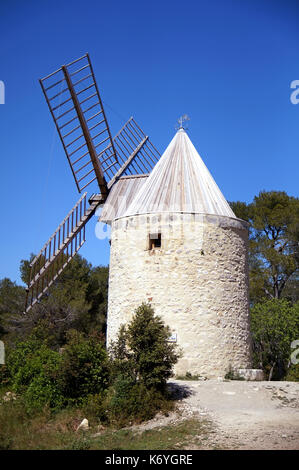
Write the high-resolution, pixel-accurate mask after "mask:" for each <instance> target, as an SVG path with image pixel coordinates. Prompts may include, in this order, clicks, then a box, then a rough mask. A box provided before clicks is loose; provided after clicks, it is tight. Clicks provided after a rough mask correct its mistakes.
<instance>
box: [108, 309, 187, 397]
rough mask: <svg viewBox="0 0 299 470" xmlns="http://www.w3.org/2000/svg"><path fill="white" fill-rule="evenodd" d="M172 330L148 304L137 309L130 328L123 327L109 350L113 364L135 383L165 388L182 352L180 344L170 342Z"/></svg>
mask: <svg viewBox="0 0 299 470" xmlns="http://www.w3.org/2000/svg"><path fill="white" fill-rule="evenodd" d="M169 336H170V329H169V327H168V326H165V325H164V323H163V321H162V319H161V318H160V317H159V316H155V315H154V310H153V308H152V307H151V306H150V305H149V304H145V303H143V304H142V305H141V306H140V307H138V308H137V309H136V311H135V315H134V317H133V319H132V321H131V322H130V323H129V325H128V327H127V328H125V327H122V328H121V329H120V332H119V336H118V339H117V341H116V342H115V343H114V344H113V345H112V348H111V350H110V352H111V355H112V358H113V360H114V366H115V364H116V366H117V367H116V369H118V371H119V372H120V373H121V374H122V375H126V376H127V377H129V378H132V379H133V380H134V381H135V383H136V382H137V381H138V382H139V383H143V384H144V386H145V387H147V388H155V389H160V390H163V389H164V387H165V384H166V381H167V379H169V378H170V377H172V376H173V372H172V368H173V366H174V364H175V363H176V362H177V360H178V358H179V357H180V355H181V353H180V351H178V349H177V345H176V344H174V343H170V342H168V338H169Z"/></svg>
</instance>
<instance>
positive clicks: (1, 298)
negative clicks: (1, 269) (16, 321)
mask: <svg viewBox="0 0 299 470" xmlns="http://www.w3.org/2000/svg"><path fill="white" fill-rule="evenodd" d="M24 305H25V289H24V287H21V286H18V285H17V284H16V283H15V282H12V281H11V280H10V279H8V278H4V279H1V280H0V337H1V336H2V335H3V334H4V333H7V329H8V325H9V318H10V317H11V316H13V315H16V314H19V313H20V312H22V311H23V310H24Z"/></svg>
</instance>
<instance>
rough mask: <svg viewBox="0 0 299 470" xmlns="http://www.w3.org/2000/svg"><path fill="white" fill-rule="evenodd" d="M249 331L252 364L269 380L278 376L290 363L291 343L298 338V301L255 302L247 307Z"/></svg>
mask: <svg viewBox="0 0 299 470" xmlns="http://www.w3.org/2000/svg"><path fill="white" fill-rule="evenodd" d="M251 331H252V339H253V352H254V361H255V366H256V367H262V368H263V369H264V371H265V372H266V374H267V375H268V378H269V380H271V379H272V377H273V378H275V379H278V380H279V379H282V378H283V377H284V375H285V373H286V371H287V369H288V367H289V366H290V355H291V352H292V350H291V343H292V341H294V340H296V339H298V338H299V302H298V303H296V304H295V305H293V306H292V304H291V303H290V302H289V301H287V300H286V299H271V300H266V301H264V302H260V303H257V304H256V305H254V307H253V308H252V309H251Z"/></svg>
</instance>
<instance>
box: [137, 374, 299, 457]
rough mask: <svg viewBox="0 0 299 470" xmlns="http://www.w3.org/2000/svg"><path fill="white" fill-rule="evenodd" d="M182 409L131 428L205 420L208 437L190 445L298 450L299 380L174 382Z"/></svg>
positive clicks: (194, 440) (214, 447)
mask: <svg viewBox="0 0 299 470" xmlns="http://www.w3.org/2000/svg"><path fill="white" fill-rule="evenodd" d="M169 387H170V388H171V389H172V390H173V392H174V393H175V394H176V397H177V399H178V400H179V401H178V403H179V404H178V409H177V411H176V412H175V413H172V414H170V415H169V416H167V417H165V416H157V417H156V418H154V419H153V420H151V421H148V422H147V423H144V424H142V425H140V426H135V427H133V429H134V430H136V431H143V430H145V429H154V428H157V427H158V428H159V427H162V426H166V425H169V424H175V423H178V422H180V421H182V420H184V419H188V418H194V417H195V418H199V419H200V418H205V419H207V420H208V421H209V422H210V423H211V425H210V430H209V433H208V435H207V436H205V438H204V440H202V441H201V442H200V439H193V440H192V441H190V444H189V445H188V449H190V450H191V449H192V450H193V449H194V450H195V449H297V450H298V449H299V383H296V382H246V381H237V380H232V381H223V380H206V381H182V380H172V381H171V382H170V383H169Z"/></svg>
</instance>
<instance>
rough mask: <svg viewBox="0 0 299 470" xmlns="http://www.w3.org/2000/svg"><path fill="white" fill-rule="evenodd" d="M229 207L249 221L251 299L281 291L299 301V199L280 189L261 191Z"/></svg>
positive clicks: (277, 294)
mask: <svg viewBox="0 0 299 470" xmlns="http://www.w3.org/2000/svg"><path fill="white" fill-rule="evenodd" d="M231 207H232V209H233V211H234V212H235V214H236V216H237V217H239V218H243V219H245V220H247V221H248V222H249V223H250V243H249V249H250V253H249V265H250V266H249V267H250V300H251V302H252V303H255V302H258V301H260V300H261V299H263V298H265V297H266V298H281V297H282V296H283V294H284V293H285V294H287V295H288V296H289V298H291V299H292V300H299V288H298V285H299V284H298V275H299V251H298V242H299V199H298V198H294V197H291V196H288V195H287V194H286V193H285V192H283V191H269V192H266V191H261V192H260V193H259V196H256V197H255V198H254V201H253V202H252V203H251V204H249V205H246V204H245V203H242V202H235V203H231ZM291 283H292V288H291V289H289V290H287V289H286V290H285V287H290V285H291Z"/></svg>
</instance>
